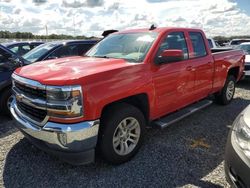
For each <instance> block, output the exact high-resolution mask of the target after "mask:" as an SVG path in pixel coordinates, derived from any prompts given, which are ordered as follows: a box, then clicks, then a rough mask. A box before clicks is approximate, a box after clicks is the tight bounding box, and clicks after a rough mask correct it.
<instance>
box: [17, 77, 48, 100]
mask: <svg viewBox="0 0 250 188" xmlns="http://www.w3.org/2000/svg"><path fill="white" fill-rule="evenodd" d="M15 87H16V88H17V89H18V90H20V91H21V92H23V93H24V94H26V95H28V96H31V97H34V98H39V99H43V100H45V101H46V91H45V90H42V89H34V88H31V87H27V86H26V85H23V84H20V83H18V82H15Z"/></svg>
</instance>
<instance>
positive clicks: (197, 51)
mask: <svg viewBox="0 0 250 188" xmlns="http://www.w3.org/2000/svg"><path fill="white" fill-rule="evenodd" d="M189 36H190V39H191V41H192V46H193V50H194V57H203V56H206V55H207V51H206V46H205V43H204V40H203V37H202V34H201V33H199V32H190V33H189Z"/></svg>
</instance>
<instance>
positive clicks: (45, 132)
mask: <svg viewBox="0 0 250 188" xmlns="http://www.w3.org/2000/svg"><path fill="white" fill-rule="evenodd" d="M10 111H11V114H12V116H13V117H14V119H15V120H16V122H17V123H16V124H15V125H16V126H17V128H18V129H19V130H20V131H21V132H22V133H23V134H24V136H25V137H26V138H28V139H29V140H30V141H31V142H32V143H33V144H34V145H36V146H37V147H38V148H40V149H42V150H44V151H46V152H48V153H51V154H54V155H56V156H58V157H59V158H61V159H62V160H64V161H66V162H68V163H71V164H86V163H90V162H93V161H94V157H95V147H96V143H97V137H98V130H99V120H94V121H85V122H81V123H75V124H60V123H54V122H47V123H46V124H45V125H44V126H43V127H40V126H37V125H35V124H33V123H32V122H30V121H28V120H27V119H25V118H24V117H23V116H22V114H21V113H20V111H19V110H18V108H17V106H16V101H15V100H13V101H12V103H11V107H10Z"/></svg>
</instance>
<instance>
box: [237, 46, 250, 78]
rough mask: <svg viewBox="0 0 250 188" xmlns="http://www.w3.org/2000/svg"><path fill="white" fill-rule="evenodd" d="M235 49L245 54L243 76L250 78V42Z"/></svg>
mask: <svg viewBox="0 0 250 188" xmlns="http://www.w3.org/2000/svg"><path fill="white" fill-rule="evenodd" d="M236 48H237V49H241V50H243V51H244V52H245V54H246V59H245V62H246V63H245V76H247V77H250V42H244V43H242V44H240V45H239V46H237V47H236Z"/></svg>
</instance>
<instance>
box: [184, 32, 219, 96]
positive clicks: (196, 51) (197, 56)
mask: <svg viewBox="0 0 250 188" xmlns="http://www.w3.org/2000/svg"><path fill="white" fill-rule="evenodd" d="M189 39H190V40H191V46H192V54H191V57H190V58H191V59H192V69H193V70H194V71H195V84H194V94H195V98H196V99H201V98H204V97H206V96H207V95H208V94H209V93H210V92H211V90H212V87H213V73H214V70H213V67H214V64H213V62H214V60H213V57H212V56H211V52H210V51H209V49H208V48H207V47H206V46H207V45H206V43H205V38H204V36H203V34H202V33H201V32H199V31H191V32H189Z"/></svg>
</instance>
